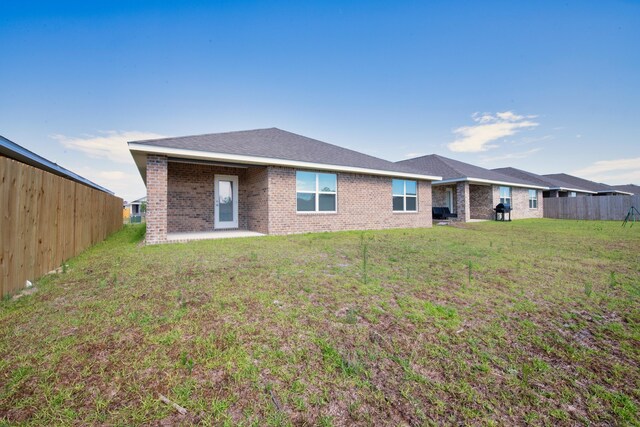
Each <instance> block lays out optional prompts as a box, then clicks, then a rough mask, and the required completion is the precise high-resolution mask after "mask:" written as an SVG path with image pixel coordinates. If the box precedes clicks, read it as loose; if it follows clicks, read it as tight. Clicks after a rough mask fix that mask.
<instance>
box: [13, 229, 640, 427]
mask: <svg viewBox="0 0 640 427" xmlns="http://www.w3.org/2000/svg"><path fill="white" fill-rule="evenodd" d="M143 233H144V229H143V228H142V227H141V226H127V227H126V228H125V229H124V230H123V231H121V232H119V233H117V234H116V235H114V236H112V237H111V238H109V239H108V240H107V241H105V242H103V243H101V244H99V245H97V246H95V247H93V248H92V249H90V250H88V251H86V252H84V253H83V254H81V255H80V256H78V257H77V258H74V259H72V260H70V261H69V262H68V265H69V266H68V268H65V270H64V272H61V273H59V274H56V275H50V276H46V277H44V278H43V279H41V280H40V281H38V283H37V287H38V289H39V291H38V292H36V293H34V294H32V295H28V296H24V297H22V298H20V299H18V300H13V301H3V302H1V303H0V356H1V357H0V425H2V424H3V423H4V424H11V425H14V424H17V425H42V424H50V425H59V424H74V425H86V424H107V425H131V424H181V423H182V424H195V423H202V424H207V425H211V424H215V425H260V426H262V425H272V426H276V425H320V426H338V425H377V424H391V425H403V424H410V425H423V424H426V425H439V424H456V425H460V424H483V425H484V424H488V425H506V424H528V423H529V424H535V425H548V424H561V425H562V424H564V425H576V424H595V425H611V424H618V425H638V423H639V421H638V419H639V403H638V401H639V400H640V371H639V369H638V366H640V326H639V323H640V301H639V300H640V251H639V249H640V228H638V229H636V228H635V227H634V228H631V229H629V228H621V227H620V224H619V223H617V222H616V223H613V222H580V221H553V220H526V221H516V222H513V223H476V224H468V225H465V226H464V227H463V226H460V227H434V228H433V229H424V230H391V231H375V232H366V233H362V232H345V233H320V234H308V235H296V236H281V237H261V238H249V239H236V240H216V241H201V242H193V243H189V244H174V245H163V246H150V247H144V246H141V245H140V244H139V242H140V239H141V238H142V237H143ZM159 394H163V395H165V396H167V397H169V398H170V399H171V400H173V401H175V402H176V403H178V404H179V405H181V406H183V407H185V408H186V409H187V410H188V414H187V415H186V416H182V415H179V414H178V413H177V412H176V411H175V410H174V409H172V408H171V407H169V406H167V405H165V404H164V403H162V402H160V401H159V399H158V395H159Z"/></svg>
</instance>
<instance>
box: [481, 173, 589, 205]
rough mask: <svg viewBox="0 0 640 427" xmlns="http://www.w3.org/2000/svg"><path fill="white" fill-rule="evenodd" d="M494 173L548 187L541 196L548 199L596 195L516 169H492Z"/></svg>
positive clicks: (556, 180)
mask: <svg viewBox="0 0 640 427" xmlns="http://www.w3.org/2000/svg"><path fill="white" fill-rule="evenodd" d="M492 170H493V171H495V172H498V173H501V174H504V175H508V176H510V177H513V178H518V179H522V180H527V181H530V182H533V183H536V184H538V185H542V186H546V187H549V189H548V190H545V191H543V192H542V196H543V197H545V198H549V197H577V196H593V195H595V194H597V192H596V191H591V190H588V189H586V188H583V187H582V186H580V185H576V183H575V182H574V183H573V184H569V183H567V182H564V181H562V180H561V179H558V178H556V177H550V176H546V175H538V174H535V173H533V172H528V171H524V170H522V169H516V168H497V169H492Z"/></svg>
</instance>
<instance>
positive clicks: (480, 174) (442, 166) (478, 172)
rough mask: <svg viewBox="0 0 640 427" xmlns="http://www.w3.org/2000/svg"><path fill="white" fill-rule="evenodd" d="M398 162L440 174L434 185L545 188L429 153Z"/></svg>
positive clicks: (535, 183) (541, 185) (545, 186)
mask: <svg viewBox="0 0 640 427" xmlns="http://www.w3.org/2000/svg"><path fill="white" fill-rule="evenodd" d="M398 164H402V165H407V166H411V167H413V168H414V169H417V170H420V171H422V172H424V173H429V174H435V175H442V181H441V182H434V185H438V184H445V183H449V182H462V181H469V182H476V183H487V184H502V185H509V186H513V187H527V188H540V189H546V188H547V187H548V186H547V185H546V184H541V183H538V182H535V181H533V180H530V179H526V178H520V177H514V176H509V175H505V174H502V173H499V172H496V171H492V170H490V169H485V168H482V167H480V166H475V165H472V164H469V163H464V162H461V161H458V160H453V159H450V158H448V157H443V156H439V155H437V154H430V155H427V156H422V157H416V158H415V159H408V160H402V161H400V162H398Z"/></svg>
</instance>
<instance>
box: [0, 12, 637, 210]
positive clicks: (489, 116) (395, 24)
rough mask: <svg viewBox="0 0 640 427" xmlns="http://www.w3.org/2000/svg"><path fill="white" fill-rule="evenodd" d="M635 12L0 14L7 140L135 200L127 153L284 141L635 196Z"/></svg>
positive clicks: (2, 120) (2, 128)
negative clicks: (217, 139)
mask: <svg viewBox="0 0 640 427" xmlns="http://www.w3.org/2000/svg"><path fill="white" fill-rule="evenodd" d="M639 46H640V2H637V1H606V2H602V1H592V2H590V1H579V2H578V1H575V2H574V1H568V2H557V1H552V2H542V1H541V2H514V1H505V2H489V1H487V2H477V1H473V2H456V1H428V2H427V1H419V2H397V1H396V2H372V1H367V2H357V1H353V2H333V1H322V2H300V1H297V2H244V1H236V2H224V1H223V2H177V1H176V2H172V1H162V2H150V1H136V2H124V1H106V2H98V1H96V2H87V1H83V2H65V1H55V2H54V1H52V2H29V1H20V2H9V1H5V2H2V3H0V54H1V56H0V58H2V62H1V65H0V94H1V96H2V98H1V102H0V134H2V135H3V136H5V137H7V138H9V139H11V140H13V141H15V142H17V143H18V144H21V145H23V146H25V147H27V148H29V149H31V150H33V151H35V152H37V153H39V154H41V155H43V156H45V157H47V158H49V159H51V160H54V161H56V162H58V163H59V164H61V165H62V166H65V167H67V168H69V169H71V170H74V171H75V172H78V173H80V174H82V175H84V176H86V177H88V178H90V179H92V180H94V181H96V182H98V183H99V184H101V185H103V186H105V187H107V188H110V189H112V190H114V191H116V193H117V194H118V195H120V196H122V197H124V198H125V199H129V200H131V199H133V198H136V197H139V196H142V195H144V192H145V190H144V186H143V184H142V180H141V179H140V177H139V175H138V173H137V170H136V169H135V166H134V165H133V161H132V160H131V159H130V156H129V155H128V153H127V150H126V145H125V143H124V142H125V141H126V140H128V139H129V140H130V139H140V138H145V137H153V136H177V135H189V134H199V133H209V132H220V131H230V130H241V129H255V128H263V127H272V126H275V127H279V128H281V129H285V130H289V131H292V132H296V133H300V134H303V135H305V136H309V137H313V138H317V139H320V140H323V141H326V142H331V143H334V144H337V145H341V146H345V147H349V148H352V149H355V150H359V151H362V152H365V153H368V154H372V155H375V156H378V157H382V158H386V159H388V160H394V161H395V160H401V159H404V158H407V157H408V156H412V155H420V154H430V153H437V154H441V155H444V156H448V157H452V158H455V159H458V160H462V161H466V162H470V163H475V164H478V165H480V166H484V167H489V168H494V167H503V166H514V167H519V168H523V169H527V170H530V171H533V172H536V173H557V172H568V173H578V174H580V175H581V176H584V177H586V178H590V179H596V180H600V181H606V182H608V183H611V184H625V183H629V182H635V183H636V184H640V153H639V147H640V144H639V140H640V138H639V136H638V135H640V47H639Z"/></svg>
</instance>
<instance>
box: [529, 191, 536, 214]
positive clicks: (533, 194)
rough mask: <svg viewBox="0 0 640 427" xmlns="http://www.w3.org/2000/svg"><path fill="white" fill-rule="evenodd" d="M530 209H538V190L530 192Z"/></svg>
mask: <svg viewBox="0 0 640 427" xmlns="http://www.w3.org/2000/svg"><path fill="white" fill-rule="evenodd" d="M529 209H538V190H529Z"/></svg>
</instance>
